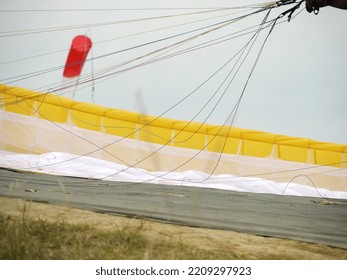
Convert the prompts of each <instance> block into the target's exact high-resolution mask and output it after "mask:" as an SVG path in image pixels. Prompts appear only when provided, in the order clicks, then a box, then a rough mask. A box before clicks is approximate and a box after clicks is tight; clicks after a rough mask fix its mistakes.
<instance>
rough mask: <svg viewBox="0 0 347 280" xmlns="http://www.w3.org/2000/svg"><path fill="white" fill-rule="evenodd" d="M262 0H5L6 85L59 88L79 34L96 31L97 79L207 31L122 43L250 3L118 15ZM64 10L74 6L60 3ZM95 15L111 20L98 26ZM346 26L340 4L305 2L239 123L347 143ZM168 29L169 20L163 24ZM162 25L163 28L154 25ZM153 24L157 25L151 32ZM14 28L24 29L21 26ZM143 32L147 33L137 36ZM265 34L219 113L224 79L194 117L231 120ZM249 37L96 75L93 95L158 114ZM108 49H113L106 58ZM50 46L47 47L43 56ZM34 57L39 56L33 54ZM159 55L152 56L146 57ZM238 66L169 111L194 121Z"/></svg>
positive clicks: (187, 27) (178, 29) (0, 35)
mask: <svg viewBox="0 0 347 280" xmlns="http://www.w3.org/2000/svg"><path fill="white" fill-rule="evenodd" d="M264 2H265V1H261V0H253V1H248V0H235V1H233V0H220V1H217V0H215V1H212V0H210V1H208V0H199V1H198V0H191V1H186V0H184V1H183V0H172V1H159V0H141V1H140V0H130V1H129V0H127V1H120V0H112V1H111V0H109V1H107V0H98V1H95V0H83V1H82V0H73V1H71V0H70V1H65V0H64V1H63V0H61V1H41V0H33V1H27V0H0V83H9V84H11V85H15V86H20V87H25V88H29V89H34V90H41V91H43V92H46V91H48V90H49V89H50V88H55V89H57V88H59V87H60V85H61V82H62V72H63V69H62V68H61V66H63V65H64V64H65V61H66V57H67V54H68V49H69V47H70V44H71V40H72V39H73V37H75V36H76V35H80V34H85V35H88V36H89V37H90V38H91V39H92V41H93V43H94V45H93V48H92V50H93V51H92V53H89V55H88V59H89V61H87V62H86V64H85V66H84V69H83V72H82V75H83V77H88V78H90V75H91V73H94V77H95V75H97V74H98V73H99V71H100V70H101V69H105V68H107V67H114V66H116V65H118V64H120V63H123V62H125V61H127V60H129V59H132V58H136V57H139V56H142V55H144V54H147V53H149V52H152V51H155V50H158V49H160V48H162V47H165V46H168V45H170V44H173V43H177V42H179V41H180V40H183V39H186V38H188V37H189V36H192V35H195V34H197V33H199V32H203V31H206V30H207V29H201V30H200V31H195V32H192V33H187V34H185V35H181V36H176V37H174V38H172V39H170V40H163V41H161V42H158V43H155V44H149V45H147V46H144V47H141V48H136V49H133V50H129V51H126V52H125V51H123V52H119V51H120V50H124V49H127V48H131V47H134V46H138V45H140V44H144V43H148V42H151V41H155V40H159V39H163V38H166V37H169V36H174V35H177V34H181V33H184V32H188V31H192V30H195V29H198V28H202V27H205V26H209V25H212V24H216V23H218V22H223V21H225V20H227V19H230V18H235V17H237V16H238V15H241V13H240V14H235V12H244V10H241V9H233V10H224V11H219V12H209V13H203V14H195V15H193V14H190V15H185V16H183V15H181V16H176V17H166V18H160V19H159V18H158V19H155V20H154V19H153V20H142V21H136V22H123V23H119V21H124V20H132V19H140V18H149V17H161V16H168V15H177V14H183V13H194V12H197V11H205V12H206V11H207V10H206V9H200V10H198V9H197V8H208V7H213V8H216V7H236V6H245V5H247V4H250V3H258V4H259V3H264ZM303 7H304V5H303V6H302V8H303ZM149 8H155V9H149ZM159 8H160V9H159ZM164 8H170V9H164ZM172 8H175V9H172ZM177 8H189V9H184V10H183V9H181V10H178V9H177ZM191 8H192V9H191ZM66 9H69V10H70V11H65V12H64V11H61V10H66ZM71 9H73V10H71ZM75 9H77V10H75ZM81 9H86V10H83V11H82V10H81ZM91 9H97V10H91ZM107 9H109V10H107ZM129 9H131V10H129ZM285 9H286V8H285ZM4 10H12V11H11V12H5V11H4ZM13 10H31V11H13ZM33 10H36V11H33ZM38 10H40V11H38ZM42 10H46V11H42ZM52 10H60V11H52ZM300 10H301V9H300ZM253 11H254V10H253ZM281 11H282V10H280V9H274V10H273V11H272V12H271V14H270V18H274V17H276V16H277V15H279V14H280V12H281ZM249 12H250V11H249ZM231 13H234V14H231ZM297 13H298V12H297ZM217 16H218V17H217ZM264 16H265V13H264V12H263V13H261V14H258V15H253V16H250V17H248V18H246V19H242V20H240V21H239V22H237V23H234V24H230V25H228V26H225V27H223V28H221V29H219V30H217V31H214V32H211V33H209V34H206V35H204V36H200V37H199V38H196V39H195V40H191V41H189V42H186V43H185V44H182V45H180V46H178V47H177V48H175V49H171V50H170V52H169V53H166V54H170V53H174V52H176V51H179V50H184V49H187V48H189V47H191V46H195V45H197V44H199V43H204V42H207V41H209V40H212V39H215V38H218V37H221V36H225V35H228V34H231V33H233V32H237V31H241V30H244V29H245V28H248V27H251V26H256V25H259V24H260V22H261V20H262V19H263V17H264ZM208 18H209V19H208ZM116 22H117V23H116ZM193 22H195V23H193ZM96 23H108V24H107V25H105V24H103V25H100V26H95V25H94V24H96ZM183 23H185V24H184V25H183ZM188 23H190V24H188ZM76 25H80V28H78V29H77V28H73V29H72V28H70V29H69V28H68V27H76ZM87 25H93V26H87ZM178 25H180V26H178ZM170 26H171V27H170ZM172 26H175V27H172ZM346 26H347V11H344V10H338V9H334V8H324V9H321V11H320V13H319V15H317V16H315V15H313V14H308V13H307V12H306V10H304V11H302V12H301V13H300V14H299V15H298V16H297V17H295V18H293V19H292V21H291V22H289V23H288V22H284V23H282V24H279V25H277V26H276V27H275V29H274V30H273V32H272V34H271V35H270V37H269V39H268V41H267V43H266V45H265V47H264V50H263V53H262V55H261V57H260V59H259V62H258V64H257V66H256V68H255V71H254V73H253V75H252V77H251V79H250V81H249V84H248V87H247V89H246V91H245V93H244V96H243V99H242V101H241V104H240V107H239V111H238V113H237V115H236V118H235V119H234V122H233V125H234V126H237V127H242V128H249V129H255V130H261V131H267V132H273V133H277V134H284V135H289V136H294V137H306V138H311V139H315V140H319V141H328V142H336V143H342V144H347V77H346V74H347V32H346ZM58 27H59V28H60V27H63V28H62V30H59V31H54V32H53V31H52V30H51V29H46V28H55V29H56V28H58ZM164 27H170V28H165V29H162V28H164ZM210 28H211V27H210ZM43 29H45V30H43ZM155 29H162V30H157V31H153V30H155ZM151 30H152V32H149V31H151ZM254 30H255V29H253V31H254ZM14 31H18V33H17V34H14ZM37 31H39V32H37ZM42 31H44V32H42ZM33 32H34V33H33ZM141 32H142V33H143V32H144V33H143V34H138V33H141ZM267 32H268V29H267V30H264V31H262V33H261V34H260V36H259V38H258V40H257V43H256V44H255V45H254V49H252V51H251V52H250V55H249V57H248V58H247V60H246V61H245V64H244V66H243V67H242V68H241V70H240V72H239V73H238V74H237V75H236V78H235V79H234V81H233V83H232V86H231V87H230V88H229V89H228V90H227V91H226V93H225V96H224V97H223V99H222V100H221V102H220V103H219V104H218V106H217V107H216V108H215V109H214V110H213V113H212V114H211V115H210V116H209V113H210V111H211V110H212V109H213V107H214V105H215V103H216V102H217V99H218V98H219V97H220V96H221V94H222V93H223V89H224V88H225V86H224V87H223V88H222V90H221V91H219V92H218V93H217V96H216V97H215V98H214V99H213V100H212V102H211V104H210V105H208V106H206V108H205V109H204V110H203V112H202V113H201V114H199V115H198V117H197V118H196V119H195V120H196V121H206V122H207V123H211V124H223V123H224V122H225V120H226V119H227V117H228V115H229V113H230V112H231V110H232V109H233V107H234V106H235V104H236V101H237V99H238V97H239V96H240V94H241V92H242V88H243V86H244V85H245V82H246V78H247V76H248V74H249V73H250V69H251V67H252V65H253V63H254V62H255V60H256V56H257V54H258V52H259V48H260V45H261V43H262V41H263V40H264V38H265V36H266V34H267ZM22 33H31V34H22ZM243 33H244V32H243ZM135 34H138V35H136V36H135ZM130 35H131V36H130ZM251 35H252V34H248V35H245V36H242V37H238V38H235V39H232V40H229V41H226V42H224V43H221V44H217V45H214V46H210V47H208V48H204V49H201V50H197V51H195V52H189V53H186V54H184V55H180V56H175V57H173V58H171V59H166V60H163V61H161V62H156V63H153V64H150V65H147V66H143V67H140V68H136V69H133V70H130V71H127V72H125V73H122V74H121V75H116V76H113V77H112V78H110V79H107V80H104V81H101V80H96V82H95V92H94V99H95V101H96V103H98V104H101V105H105V106H108V107H114V108H122V109H126V110H131V111H142V112H143V113H147V114H149V115H160V114H162V113H163V112H165V111H166V110H167V109H168V108H170V107H171V106H172V105H173V104H175V103H177V102H178V101H179V100H181V99H182V98H184V97H185V96H187V95H188V94H189V93H191V92H192V91H193V90H194V89H195V88H197V87H198V86H199V85H200V84H201V83H202V82H204V81H205V80H206V79H207V78H208V77H209V76H210V75H212V74H213V73H214V72H215V71H216V70H217V69H218V68H220V67H221V66H222V65H223V64H224V63H226V62H227V61H228V60H229V59H230V58H231V57H232V56H233V55H234V54H236V53H237V51H238V50H240V48H241V47H242V46H243V45H244V44H245V43H246V42H247V41H248V40H249V39H250V36H251ZM116 52H118V53H116ZM110 53H115V54H113V55H108V56H105V57H103V58H98V57H100V56H104V55H106V54H110ZM42 54H47V55H44V56H42ZM158 54H159V53H158ZM156 55H157V54H156ZM162 55H165V54H162ZM29 57H32V58H30V59H28V58H29ZM153 57H154V55H153V56H151V57H148V58H153ZM24 58H26V59H24ZM92 58H98V59H94V60H93V63H92V62H91V60H90V59H92ZM148 58H146V59H139V60H137V61H136V62H133V63H132V64H129V65H134V63H139V62H144V61H146V60H147V59H148ZM16 60H19V61H16ZM234 62H235V61H234ZM232 66H233V63H231V64H230V65H228V66H227V67H226V69H224V70H223V71H221V72H220V73H218V74H217V75H216V76H215V77H213V79H211V80H210V81H209V82H208V83H206V84H205V85H204V86H202V87H201V88H199V90H198V91H196V92H195V93H194V95H192V96H191V97H190V98H188V99H187V100H185V102H183V103H182V104H179V105H178V106H177V107H176V108H175V109H173V110H171V111H170V112H169V113H167V114H165V117H170V118H176V119H183V120H190V119H192V118H193V117H194V116H195V115H196V114H197V113H198V111H199V110H200V109H201V108H202V107H203V106H204V104H206V102H207V100H208V99H209V98H210V97H211V96H212V95H213V94H214V92H215V91H216V90H217V89H218V87H219V86H220V85H221V83H222V81H223V79H224V78H225V77H226V75H227V72H228V70H230V69H231V67H232ZM54 67H57V70H56V71H51V72H49V73H46V74H42V73H41V74H40V75H36V76H35V77H30V78H28V79H20V78H21V77H18V76H19V75H23V74H27V73H33V72H36V71H41V70H46V69H51V68H54ZM124 67H125V66H123V68H124ZM108 73H110V72H108ZM91 96H92V87H91V84H85V85H83V86H79V90H78V91H77V92H76V96H75V98H76V99H77V100H81V101H87V102H91ZM207 117H208V118H207ZM228 124H229V123H228Z"/></svg>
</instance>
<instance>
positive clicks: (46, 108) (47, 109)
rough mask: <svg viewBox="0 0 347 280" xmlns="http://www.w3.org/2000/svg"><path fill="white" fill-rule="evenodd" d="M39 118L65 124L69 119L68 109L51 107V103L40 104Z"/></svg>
mask: <svg viewBox="0 0 347 280" xmlns="http://www.w3.org/2000/svg"><path fill="white" fill-rule="evenodd" d="M37 107H38V108H37V111H38V113H39V117H40V118H42V119H46V120H49V121H53V122H59V123H65V122H66V121H67V117H68V109H66V108H63V107H59V106H56V105H51V104H49V103H40V104H39V105H38V106H37Z"/></svg>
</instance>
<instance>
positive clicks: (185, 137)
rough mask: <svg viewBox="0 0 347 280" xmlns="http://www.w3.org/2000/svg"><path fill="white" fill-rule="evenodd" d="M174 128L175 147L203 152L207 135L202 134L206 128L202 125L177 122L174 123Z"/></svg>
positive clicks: (173, 143)
mask: <svg viewBox="0 0 347 280" xmlns="http://www.w3.org/2000/svg"><path fill="white" fill-rule="evenodd" d="M173 127H174V129H173V131H174V139H173V142H172V145H173V146H175V147H181V148H189V149H196V150H203V149H204V148H205V144H206V134H205V133H203V134H202V133H201V130H203V131H206V128H203V127H202V125H199V124H198V123H188V122H184V121H177V122H174V124H173Z"/></svg>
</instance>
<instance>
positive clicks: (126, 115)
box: [103, 108, 139, 124]
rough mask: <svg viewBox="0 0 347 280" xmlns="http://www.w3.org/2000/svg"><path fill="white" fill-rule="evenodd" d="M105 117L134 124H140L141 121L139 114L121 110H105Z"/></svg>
mask: <svg viewBox="0 0 347 280" xmlns="http://www.w3.org/2000/svg"><path fill="white" fill-rule="evenodd" d="M103 115H104V116H105V117H108V118H110V119H115V120H121V121H126V122H132V123H134V124H136V123H138V121H139V114H138V113H134V112H129V111H125V110H120V109H111V108H105V111H104V114H103Z"/></svg>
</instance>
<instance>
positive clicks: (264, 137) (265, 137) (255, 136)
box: [240, 129, 277, 143]
mask: <svg viewBox="0 0 347 280" xmlns="http://www.w3.org/2000/svg"><path fill="white" fill-rule="evenodd" d="M276 137H277V136H276V135H275V134H272V133H264V132H260V131H255V130H250V129H242V131H241V135H240V138H242V139H244V140H252V141H256V142H264V143H275V142H276Z"/></svg>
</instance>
